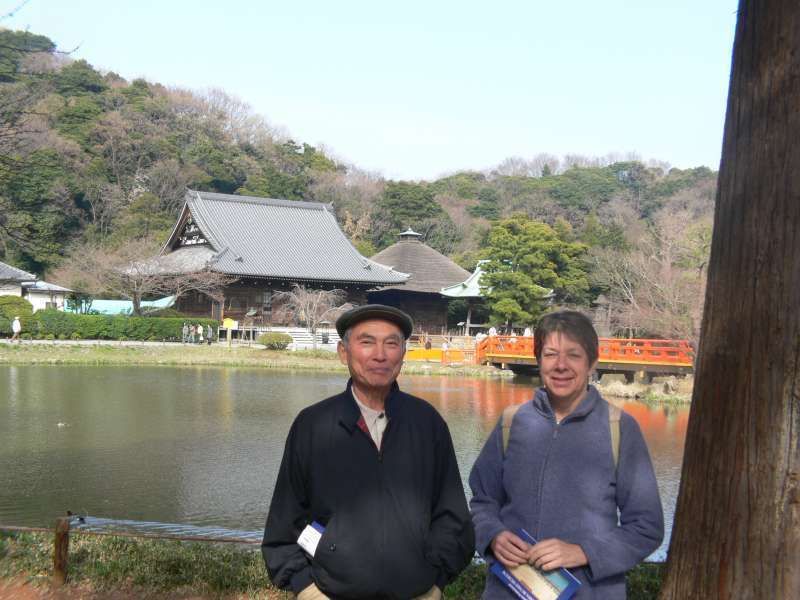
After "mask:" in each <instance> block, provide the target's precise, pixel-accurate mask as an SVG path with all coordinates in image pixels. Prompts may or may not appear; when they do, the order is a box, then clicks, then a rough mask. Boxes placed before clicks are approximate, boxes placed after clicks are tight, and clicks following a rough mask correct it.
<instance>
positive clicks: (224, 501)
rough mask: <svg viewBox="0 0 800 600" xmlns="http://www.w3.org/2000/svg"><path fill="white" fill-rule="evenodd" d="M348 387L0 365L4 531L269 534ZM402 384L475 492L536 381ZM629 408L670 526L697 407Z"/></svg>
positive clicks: (254, 373)
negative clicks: (309, 442) (57, 526)
mask: <svg viewBox="0 0 800 600" xmlns="http://www.w3.org/2000/svg"><path fill="white" fill-rule="evenodd" d="M345 382H346V377H345V376H343V375H342V374H340V373H332V374H330V373H315V372H307V371H304V372H288V371H285V372H282V371H272V370H265V369H247V368H219V367H185V368H183V367H83V366H82V367H74V366H70V367H60V366H3V367H0V440H2V443H0V523H2V524H6V525H9V524H10V525H29V526H41V525H50V524H52V522H53V520H54V518H55V517H57V516H61V515H64V514H65V512H66V511H67V510H71V511H72V512H75V513H87V514H89V515H93V516H98V517H107V518H113V519H131V520H136V521H156V522H164V523H180V524H187V525H195V526H210V525H213V526H219V527H226V528H231V529H238V530H260V529H262V528H263V526H264V521H265V518H266V513H267V509H268V507H269V501H270V498H271V495H272V489H273V485H274V481H275V476H276V473H277V470H278V466H279V463H280V459H281V455H282V453H283V446H284V440H285V437H286V433H287V431H288V429H289V426H290V424H291V422H292V419H293V418H294V416H295V415H296V414H297V413H298V412H299V411H300V410H301V409H302V408H303V407H305V406H307V405H309V404H311V403H313V402H315V401H316V400H319V399H322V398H325V397H327V396H330V395H333V394H335V393H338V392H339V391H341V390H342V389H343V387H344V384H345ZM400 385H401V387H402V388H403V389H404V390H405V391H407V392H410V393H412V394H415V395H418V396H421V397H423V398H425V399H427V400H428V401H430V402H431V403H432V404H433V405H434V406H435V407H436V408H437V409H438V410H439V412H440V413H441V414H442V415H443V416H444V418H445V419H446V420H447V423H448V425H449V427H450V431H451V433H452V436H453V443H454V445H455V448H456V454H457V457H458V462H459V466H460V468H461V474H462V478H463V479H464V480H465V481H466V478H467V476H468V474H469V469H470V468H471V466H472V463H473V461H474V460H475V457H476V456H477V454H478V452H479V451H480V449H481V446H482V444H483V442H484V440H485V439H486V437H487V436H488V434H489V432H490V431H491V429H492V427H493V426H494V425H495V424H496V422H497V420H498V418H499V417H500V414H501V412H502V410H503V408H504V407H505V406H507V405H508V404H511V403H519V402H523V401H525V400H528V399H530V397H531V395H532V388H533V386H534V385H535V381H533V380H518V379H515V380H507V379H502V380H501V379H478V378H463V377H425V376H402V377H401V378H400ZM623 408H624V409H625V410H626V411H627V412H629V413H630V414H632V415H633V416H634V417H635V418H636V419H637V421H638V422H639V425H640V426H641V428H642V431H643V432H644V436H645V438H646V440H647V443H648V446H649V448H650V453H651V456H652V458H653V463H654V466H655V470H656V475H657V477H658V482H659V488H660V491H661V497H662V501H663V503H664V508H665V512H666V517H667V524H668V529H671V522H672V514H673V512H674V507H675V500H676V496H677V491H678V483H679V479H680V469H681V461H682V458H683V444H684V439H685V436H686V425H687V421H688V412H689V411H688V407H681V408H677V409H676V408H673V407H670V408H666V407H649V406H646V405H644V404H641V403H638V402H628V403H625V404H624V405H623ZM465 487H466V486H465ZM665 548H666V543H665V544H664V545H663V546H662V548H661V549H660V550H659V552H657V553H656V554H655V555H654V557H655V558H663V557H664V549H665Z"/></svg>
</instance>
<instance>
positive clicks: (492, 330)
mask: <svg viewBox="0 0 800 600" xmlns="http://www.w3.org/2000/svg"><path fill="white" fill-rule="evenodd" d="M493 335H497V327H495V326H494V325H492V326H491V327H489V337H492V336H493Z"/></svg>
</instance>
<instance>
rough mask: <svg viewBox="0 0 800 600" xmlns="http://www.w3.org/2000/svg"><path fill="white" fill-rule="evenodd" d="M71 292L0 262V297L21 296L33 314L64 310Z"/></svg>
mask: <svg viewBox="0 0 800 600" xmlns="http://www.w3.org/2000/svg"><path fill="white" fill-rule="evenodd" d="M71 292H72V290H70V289H68V288H65V287H61V286H60V285H55V284H53V283H47V282H46V281H39V280H37V278H36V275H34V274H33V273H28V272H27V271H23V270H22V269H17V268H16V267H12V266H11V265H7V264H6V263H4V262H0V296H21V297H23V298H25V299H26V300H27V301H28V302H30V303H31V305H32V306H33V312H36V311H37V310H44V309H46V308H55V309H58V310H64V304H65V302H66V298H67V294H69V293H71Z"/></svg>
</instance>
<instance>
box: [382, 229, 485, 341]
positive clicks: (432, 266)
mask: <svg viewBox="0 0 800 600" xmlns="http://www.w3.org/2000/svg"><path fill="white" fill-rule="evenodd" d="M399 237H400V240H399V241H398V242H396V243H395V244H393V245H391V246H389V247H388V248H386V249H385V250H381V251H380V252H378V253H377V254H376V255H375V256H373V257H372V260H373V261H375V262H376V263H380V264H382V265H386V266H387V267H392V268H393V269H395V270H397V271H401V272H403V273H408V274H409V275H410V277H409V279H408V281H407V282H406V284H405V285H403V286H400V287H383V288H381V289H379V290H376V291H373V292H370V293H369V294H368V295H367V297H368V299H369V301H370V302H377V303H380V304H388V305H390V306H396V307H397V308H400V309H402V310H404V311H406V312H407V313H408V314H410V315H411V316H412V317H413V319H414V330H415V331H417V332H426V333H432V334H441V333H446V331H447V305H448V303H449V301H450V299H449V298H447V297H446V296H443V295H442V293H441V290H442V288H444V287H447V286H451V285H455V284H457V283H461V282H462V281H464V280H466V279H468V278H469V277H470V272H469V271H467V270H466V269H462V268H461V267H459V266H458V265H457V264H456V263H454V262H453V261H452V260H450V259H449V258H447V257H446V256H445V255H444V254H440V253H439V252H437V251H436V250H434V249H433V248H431V247H430V246H427V245H425V244H423V243H422V242H421V241H420V237H422V236H421V235H420V234H419V233H416V232H415V231H411V229H409V230H408V231H404V232H403V233H401V234H400V236H399Z"/></svg>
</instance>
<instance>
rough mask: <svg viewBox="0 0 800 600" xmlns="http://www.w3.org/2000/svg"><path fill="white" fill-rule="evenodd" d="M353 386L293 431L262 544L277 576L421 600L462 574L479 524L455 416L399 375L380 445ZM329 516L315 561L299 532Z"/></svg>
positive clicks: (306, 414) (334, 592) (338, 592)
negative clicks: (459, 456)
mask: <svg viewBox="0 0 800 600" xmlns="http://www.w3.org/2000/svg"><path fill="white" fill-rule="evenodd" d="M350 385H351V384H350V383H348V385H347V390H346V391H345V392H344V393H342V394H339V395H337V396H333V397H331V398H328V399H327V400H323V401H322V402H319V403H317V404H314V405H313V406H310V407H308V408H305V409H304V410H303V411H301V412H300V414H299V415H298V416H297V418H296V419H295V421H294V423H293V424H292V427H291V430H290V431H289V436H288V437H287V439H286V448H285V450H284V454H283V460H282V461H281V467H280V471H279V473H278V480H277V482H276V485H275V492H274V494H273V496H272V503H271V505H270V509H269V516H268V517H267V525H266V528H265V531H264V541H263V543H262V546H261V550H262V553H263V555H264V561H265V562H266V565H267V570H268V571H269V575H270V577H271V579H272V581H273V583H274V584H275V585H277V586H279V587H281V588H290V589H292V590H293V591H294V592H295V593H298V592H300V591H301V590H302V589H304V588H305V587H307V586H308V585H310V584H311V583H312V581H313V582H315V583H316V584H317V586H318V587H319V588H320V589H321V590H322V591H323V592H324V593H325V594H327V595H328V596H330V597H332V598H412V597H414V596H416V595H419V594H422V593H424V592H426V591H428V590H429V589H430V588H431V586H433V585H434V584H436V585H438V586H439V587H440V588H442V589H443V588H444V586H445V585H446V584H447V583H449V582H450V581H452V580H453V579H454V578H455V577H456V575H458V573H459V572H460V571H461V570H462V569H463V568H464V567H465V566H466V565H467V564H468V563H469V561H470V559H471V557H472V555H473V553H474V547H475V546H474V532H473V528H472V523H471V520H470V516H469V511H468V509H467V505H466V500H465V497H464V489H463V487H462V484H461V478H460V476H459V473H458V465H457V463H456V457H455V452H454V451H453V443H452V440H451V439H450V432H449V430H448V428H447V424H446V423H445V422H444V419H442V417H441V416H440V415H439V413H437V412H436V410H435V409H434V408H433V407H432V406H431V405H430V404H428V403H427V402H425V401H424V400H421V399H420V398H416V397H414V396H411V395H409V394H404V393H403V392H401V391H400V390H399V389H398V387H397V384H394V386H393V389H392V391H391V393H390V395H389V397H388V398H387V400H386V415H387V417H388V419H389V422H388V425H387V427H386V431H385V432H384V434H383V440H382V443H381V450H380V452H379V451H378V449H377V448H376V447H375V444H374V443H373V441H372V438H370V437H369V435H368V434H367V433H365V432H364V431H363V430H362V429H361V428H360V427H359V425H358V422H359V419H360V418H361V412H360V411H359V409H358V406H357V405H356V403H355V400H354V399H353V396H352V393H351V391H350ZM312 521H317V522H319V523H321V524H322V525H324V526H325V532H324V533H323V535H322V539H321V540H320V543H319V546H318V547H317V551H316V554H315V556H314V558H313V560H312V559H310V558H309V557H308V556H307V555H306V554H305V553H304V552H303V550H302V549H300V547H299V546H298V545H297V543H296V541H297V538H298V536H299V535H300V532H301V531H302V530H303V529H304V528H305V526H306V525H307V524H309V523H311V522H312Z"/></svg>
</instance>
